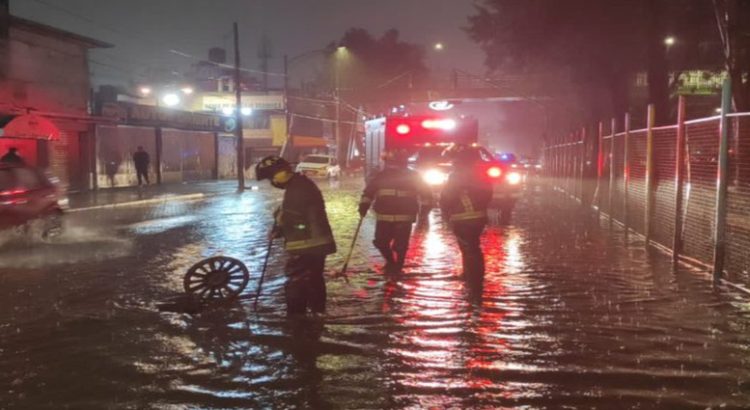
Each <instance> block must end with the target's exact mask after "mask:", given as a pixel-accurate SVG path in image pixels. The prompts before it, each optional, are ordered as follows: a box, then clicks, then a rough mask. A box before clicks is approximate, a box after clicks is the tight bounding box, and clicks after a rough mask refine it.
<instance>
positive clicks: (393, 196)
mask: <svg viewBox="0 0 750 410" xmlns="http://www.w3.org/2000/svg"><path fill="white" fill-rule="evenodd" d="M383 159H384V161H385V168H384V169H383V170H382V171H379V172H377V173H376V174H374V175H373V176H372V178H370V180H369V181H368V182H367V186H366V187H365V190H364V192H362V198H361V199H360V201H359V215H360V216H361V217H362V218H364V217H365V215H367V212H368V210H369V209H370V205H372V208H373V210H374V211H375V219H376V220H377V222H376V223H375V240H374V241H373V242H372V243H373V244H374V245H375V248H377V250H378V251H380V254H381V255H383V258H384V259H385V266H384V270H385V273H388V274H397V273H401V270H402V269H403V267H404V262H405V261H406V252H407V250H408V249H409V238H410V237H411V228H412V224H414V222H415V221H416V220H417V214H419V213H421V214H424V215H426V214H427V213H428V212H429V210H430V209H431V208H432V191H430V188H429V187H428V186H427V185H426V184H425V183H424V182H423V181H422V178H421V177H420V175H419V174H418V173H417V172H415V171H412V170H410V169H409V167H408V155H407V154H406V153H405V152H401V151H392V150H391V151H387V152H386V153H385V154H383ZM420 208H421V209H420Z"/></svg>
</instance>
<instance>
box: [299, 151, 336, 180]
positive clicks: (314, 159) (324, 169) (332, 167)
mask: <svg viewBox="0 0 750 410" xmlns="http://www.w3.org/2000/svg"><path fill="white" fill-rule="evenodd" d="M297 172H299V173H302V174H304V175H307V176H308V177H320V178H338V177H339V176H341V167H340V166H339V165H338V162H337V161H336V158H334V157H332V156H330V155H320V154H312V155H308V156H306V157H305V158H304V159H303V160H302V162H300V163H299V164H297Z"/></svg>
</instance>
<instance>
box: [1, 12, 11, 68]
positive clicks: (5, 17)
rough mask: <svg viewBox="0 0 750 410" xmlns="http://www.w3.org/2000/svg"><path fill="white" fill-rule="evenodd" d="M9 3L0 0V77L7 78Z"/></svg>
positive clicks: (8, 65) (8, 64)
mask: <svg viewBox="0 0 750 410" xmlns="http://www.w3.org/2000/svg"><path fill="white" fill-rule="evenodd" d="M9 34H10V4H9V0H0V78H7V76H8V71H9V67H10V63H9V61H10V47H9V46H8V42H9V39H8V36H9Z"/></svg>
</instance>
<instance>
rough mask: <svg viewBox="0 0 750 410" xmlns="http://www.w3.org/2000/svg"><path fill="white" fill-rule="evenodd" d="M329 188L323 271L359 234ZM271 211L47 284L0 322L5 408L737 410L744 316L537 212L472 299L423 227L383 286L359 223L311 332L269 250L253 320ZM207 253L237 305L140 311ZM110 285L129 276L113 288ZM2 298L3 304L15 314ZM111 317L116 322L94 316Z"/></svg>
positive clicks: (195, 223) (203, 212)
mask: <svg viewBox="0 0 750 410" xmlns="http://www.w3.org/2000/svg"><path fill="white" fill-rule="evenodd" d="M341 186H342V190H340V191H327V192H326V195H327V199H328V212H329V215H331V220H332V224H333V226H334V231H335V233H336V238H337V241H338V245H339V252H338V254H336V255H333V256H331V257H330V258H329V263H328V265H329V266H328V268H329V270H330V271H333V270H335V269H336V268H338V267H340V266H341V263H342V259H343V254H345V252H346V251H348V246H349V244H350V243H351V242H350V241H351V239H352V235H353V230H354V226H355V224H356V221H357V215H356V212H355V209H356V202H357V196H358V195H357V192H356V191H355V190H354V189H351V187H348V186H347V185H346V183H345V182H342V183H341ZM279 195H280V193H279V192H275V191H270V190H260V191H253V192H252V193H246V194H245V195H242V196H227V197H222V198H217V199H214V200H211V201H208V202H206V203H204V204H200V205H198V204H193V205H191V206H190V207H189V208H187V209H185V208H175V209H174V210H173V211H169V210H165V209H162V210H160V211H159V215H158V216H159V219H160V220H162V222H163V223H161V224H160V223H158V222H155V224H156V226H161V227H163V228H164V229H154V230H151V231H148V232H141V233H142V234H143V235H142V236H139V237H138V238H137V241H136V243H137V244H140V246H139V247H138V248H137V249H136V250H135V251H134V252H135V253H136V254H137V255H138V257H139V262H138V263H137V264H136V263H135V262H133V261H132V260H129V261H128V263H125V264H123V263H122V262H118V261H113V262H112V264H111V266H107V265H101V264H96V263H93V262H92V265H90V266H86V265H84V266H76V267H75V268H70V269H68V270H67V271H66V270H61V271H60V273H59V274H60V275H61V276H60V277H59V278H58V280H59V281H60V282H59V283H60V287H57V288H55V289H54V290H53V291H52V290H48V291H47V292H49V293H50V294H52V296H50V294H46V295H36V296H37V297H40V299H39V300H50V299H54V298H55V297H56V298H58V300H60V302H59V303H58V304H57V305H56V308H55V309H57V310H56V311H54V313H50V312H48V311H46V310H45V309H46V306H45V305H41V304H40V305H39V306H28V307H26V308H23V309H17V310H14V311H13V314H12V315H8V314H6V315H5V316H3V322H2V325H1V326H0V332H3V333H0V335H1V336H3V337H4V338H3V339H2V340H3V347H2V349H3V351H2V352H0V355H1V356H2V360H3V361H2V362H0V364H1V365H2V367H3V369H13V370H12V371H10V372H5V373H3V375H0V385H13V386H14V387H13V389H12V391H13V392H12V393H10V394H8V393H0V396H2V394H6V396H7V397H2V398H3V399H6V400H3V401H2V402H7V403H11V407H14V406H15V407H27V408H34V407H44V405H45V404H46V403H48V402H51V401H54V402H55V403H61V404H69V405H71V406H73V407H86V406H89V407H93V408H97V407H98V408H101V407H108V406H109V407H112V406H114V407H122V408H128V407H130V408H148V407H154V408H173V407H177V408H179V407H186V406H187V407H197V408H344V409H348V408H392V409H407V408H425V407H435V408H497V407H526V408H561V407H563V406H568V407H571V408H612V406H615V407H622V408H633V407H640V408H692V407H695V408H706V407H710V406H714V407H718V406H720V405H721V404H722V403H727V408H732V407H734V408H742V407H746V406H744V405H745V404H747V403H750V371H748V369H750V356H748V355H747V350H746V346H747V345H750V336H749V334H750V332H748V329H749V326H750V319H749V316H750V315H748V310H747V309H746V304H743V303H742V302H739V301H736V300H727V297H726V296H725V295H721V294H717V293H714V292H713V291H711V290H710V287H709V286H708V285H707V283H706V282H705V281H704V280H703V279H701V278H700V276H698V275H696V274H694V273H692V272H687V271H678V272H676V273H674V274H673V273H671V272H670V271H669V270H668V269H665V268H664V266H662V265H660V262H658V260H649V259H645V258H644V259H638V258H633V257H632V255H631V254H630V252H631V251H629V250H627V249H623V248H622V247H620V245H617V244H616V243H615V242H613V241H611V240H606V239H605V238H603V237H600V238H597V237H596V236H592V233H591V232H590V231H589V230H588V229H589V228H586V229H587V230H586V231H585V232H582V231H581V230H580V229H579V227H578V226H577V225H575V223H574V222H575V221H571V220H570V218H569V217H566V215H569V214H567V213H566V211H565V210H560V209H557V210H554V209H553V210H548V209H544V211H542V208H540V206H539V205H538V204H535V203H534V202H533V200H529V201H528V203H526V204H524V205H525V206H522V207H519V210H518V212H517V217H516V223H515V226H510V227H499V226H491V227H489V228H488V229H487V230H486V232H485V234H484V237H483V248H484V250H485V254H486V262H487V275H486V277H485V281H484V284H483V288H482V289H481V290H479V291H478V292H477V290H476V289H472V288H470V287H468V286H467V285H466V283H465V282H464V281H463V279H462V278H461V277H460V272H461V267H460V255H459V253H458V250H457V247H456V244H455V239H454V238H453V236H452V234H451V233H450V232H449V231H448V230H447V229H446V227H445V226H444V225H443V223H442V221H441V219H440V216H439V213H437V212H433V213H432V214H431V216H430V218H429V220H428V223H426V224H425V225H422V226H419V227H416V228H415V232H414V236H413V238H412V243H411V250H410V253H409V255H408V258H407V267H406V269H405V273H404V274H403V275H400V276H396V277H389V276H385V275H383V274H382V272H381V269H380V268H379V264H380V263H381V262H380V261H379V258H378V256H377V253H376V252H375V251H374V250H373V247H372V245H371V239H372V234H373V225H374V224H373V221H371V220H369V219H368V220H367V221H366V223H365V225H364V226H363V230H362V236H361V237H360V238H359V239H360V240H359V242H358V245H357V248H356V251H355V256H354V259H353V261H352V263H351V266H352V272H354V275H353V276H352V277H351V282H350V283H349V284H347V283H344V282H343V281H333V280H329V282H328V289H329V313H328V314H327V315H326V317H325V318H321V319H305V320H297V321H289V320H287V319H286V318H285V316H284V308H283V306H284V300H283V284H284V278H283V275H282V274H280V272H281V269H282V266H283V257H282V254H281V244H277V245H276V247H275V248H274V253H273V257H272V260H271V268H270V270H269V274H268V276H267V278H266V282H265V283H264V288H263V296H262V298H261V306H260V310H259V312H258V313H255V312H253V311H252V308H251V303H250V300H251V299H252V296H253V295H254V292H255V289H256V284H257V282H256V281H257V277H258V274H259V270H260V267H261V266H262V260H263V257H264V256H265V245H266V242H265V233H266V230H267V229H268V226H269V223H270V212H271V210H272V209H273V208H274V207H275V206H276V204H277V203H278V200H279V198H280V196H279ZM139 226H149V225H148V224H143V225H139ZM583 235H585V238H586V241H587V242H585V243H586V244H587V245H586V247H577V246H574V245H572V244H574V243H584V241H582V240H579V239H581V238H582V237H583ZM592 238H593V239H592ZM218 253H221V254H225V255H228V256H234V257H237V258H239V259H241V260H243V261H244V262H245V263H246V264H247V265H248V267H249V268H250V270H251V272H252V274H253V280H251V282H250V284H249V286H248V288H247V289H246V291H245V294H244V295H243V299H242V300H240V301H238V302H236V303H235V304H233V305H230V306H227V307H224V308H222V309H216V310H212V311H207V312H205V313H203V314H201V315H198V316H195V317H192V316H189V315H184V314H178V313H156V312H155V310H154V308H153V301H156V300H160V299H161V298H164V297H166V296H170V295H173V294H175V293H176V292H177V291H179V290H180V289H181V286H182V281H181V279H182V274H183V273H184V271H185V270H186V269H187V267H189V266H190V265H192V264H193V263H195V262H196V261H197V260H199V259H201V258H204V257H207V256H212V255H214V254H218ZM134 267H135V268H137V269H134ZM107 269H109V270H107ZM112 270H115V271H118V272H125V273H124V274H122V275H121V276H115V277H116V278H117V281H118V282H115V281H113V280H112V277H113V276H111V275H113V274H111V273H109V272H111V271H112ZM105 273H106V274H107V275H110V276H105V275H104V274H105ZM35 275H36V276H28V277H27V278H26V279H23V278H21V277H20V276H19V277H15V276H14V277H12V279H11V280H6V282H5V285H6V287H7V288H9V289H15V287H18V286H20V285H17V283H26V282H22V280H27V281H28V280H32V279H29V278H40V277H42V275H43V273H42V272H36V273H35ZM73 279H75V283H76V287H75V288H74V289H75V290H76V292H78V293H77V294H91V293H94V292H97V291H98V292H99V293H100V294H101V295H100V296H98V298H96V299H86V298H78V297H76V296H75V295H74V294H73V293H72V292H71V294H67V293H66V290H65V289H67V287H68V286H69V284H68V282H62V281H63V280H70V281H72V280H73ZM34 280H41V279H34ZM102 284H106V286H105V285H102ZM24 286H26V285H24ZM39 287H40V288H42V286H41V285H39ZM14 292H15V290H14ZM14 292H10V293H9V295H10V297H11V299H9V300H10V302H8V301H5V302H0V304H1V303H13V304H17V305H23V303H21V302H20V300H21V299H20V298H21V297H22V296H14V295H15V293H14ZM20 295H23V294H20ZM109 299H111V300H115V301H117V304H116V305H115V307H111V306H110V305H106V306H110V307H109V308H108V309H106V313H101V309H102V307H101V306H102V305H105V304H106V303H109V302H106V301H105V300H109ZM40 303H41V302H40ZM3 306H7V305H3ZM743 306H745V307H744V308H743ZM8 311H9V310H8V309H6V310H5V312H8ZM50 317H52V318H54V320H50V319H49V318H50ZM15 328H18V329H19V331H18V333H16V334H12V335H11V332H8V331H7V329H15ZM14 332H15V330H14ZM82 363H96V367H95V368H90V367H87V366H85V365H83V364H82ZM50 364H52V365H50ZM102 375H107V377H102ZM17 379H18V380H20V382H17V381H16V380H17ZM40 386H44V388H43V389H42V388H41V387H40ZM32 392H34V393H36V394H31V393H32ZM40 392H41V393H40ZM22 394H23V395H22ZM114 398H116V399H114ZM76 405H78V406H76ZM0 407H2V406H0Z"/></svg>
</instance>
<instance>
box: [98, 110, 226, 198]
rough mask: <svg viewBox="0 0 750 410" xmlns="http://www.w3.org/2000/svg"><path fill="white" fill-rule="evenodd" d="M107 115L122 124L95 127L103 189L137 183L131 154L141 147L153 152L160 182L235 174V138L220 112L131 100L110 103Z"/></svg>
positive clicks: (152, 168)
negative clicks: (186, 109) (206, 112)
mask: <svg viewBox="0 0 750 410" xmlns="http://www.w3.org/2000/svg"><path fill="white" fill-rule="evenodd" d="M102 116H103V117H105V118H111V119H114V120H116V122H117V125H98V126H97V127H96V158H97V160H96V162H97V167H96V168H97V185H98V187H99V188H108V187H118V186H132V185H135V184H137V176H136V172H135V166H134V164H133V160H132V158H133V153H135V151H136V150H137V149H138V147H143V149H144V150H145V151H146V152H147V153H148V154H149V156H150V158H151V162H150V166H149V174H151V175H152V180H155V181H156V182H157V183H179V182H190V181H205V180H212V179H219V178H232V177H234V176H236V170H235V171H233V170H232V169H233V167H235V168H234V169H236V163H237V153H236V142H235V138H234V137H233V136H232V135H231V134H227V133H226V124H225V123H224V119H223V118H222V117H221V116H218V115H210V114H202V113H194V112H188V111H178V110H172V109H168V108H163V107H154V106H146V105H136V104H128V103H106V104H104V106H103V108H102Z"/></svg>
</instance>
